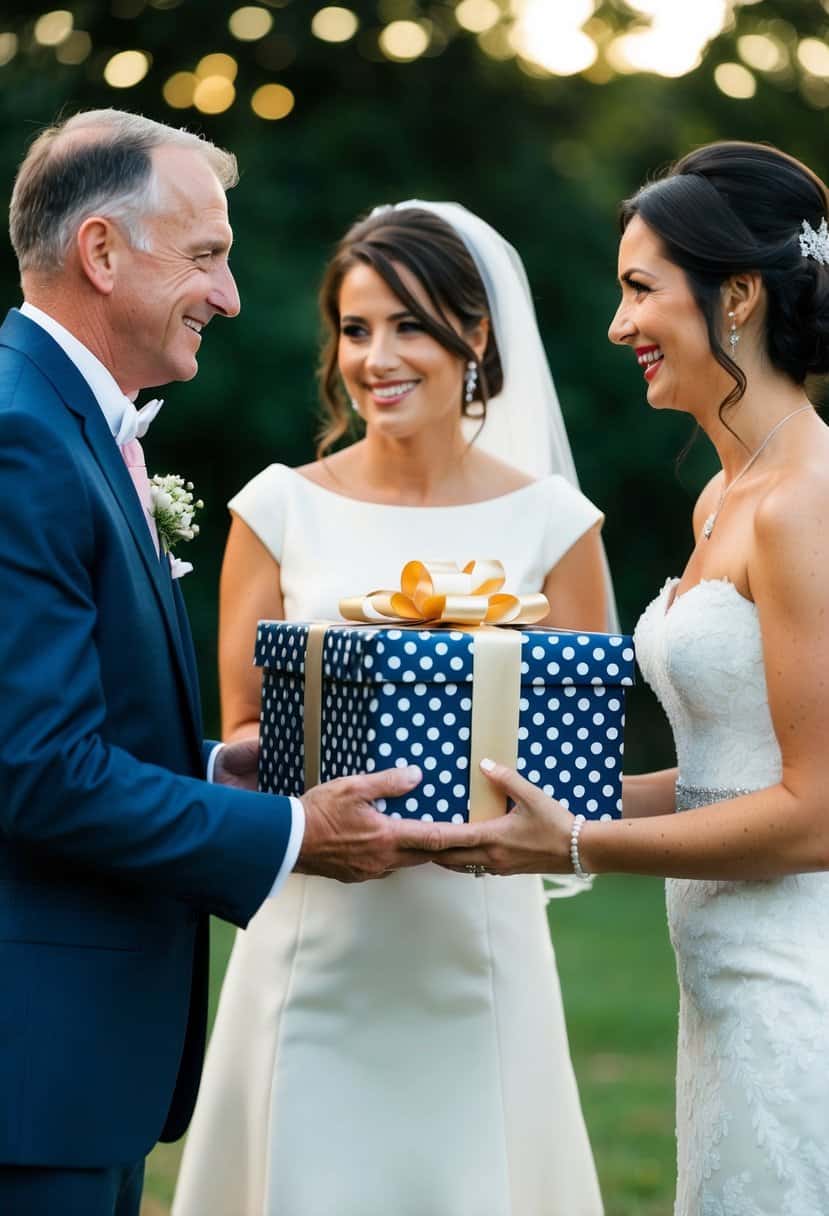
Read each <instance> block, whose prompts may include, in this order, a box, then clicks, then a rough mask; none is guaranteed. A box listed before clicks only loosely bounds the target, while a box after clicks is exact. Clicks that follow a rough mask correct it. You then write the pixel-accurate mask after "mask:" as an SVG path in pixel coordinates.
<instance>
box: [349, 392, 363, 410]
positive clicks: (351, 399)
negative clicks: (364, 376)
mask: <svg viewBox="0 0 829 1216" xmlns="http://www.w3.org/2000/svg"><path fill="white" fill-rule="evenodd" d="M348 400H349V401H350V402H351V408H352V409H353V410H354V413H355V414H359V412H360V407H359V405H358V404H357V402H356V401H355V400H354V398H353V397H352V396H351V394H350V393H349V396H348Z"/></svg>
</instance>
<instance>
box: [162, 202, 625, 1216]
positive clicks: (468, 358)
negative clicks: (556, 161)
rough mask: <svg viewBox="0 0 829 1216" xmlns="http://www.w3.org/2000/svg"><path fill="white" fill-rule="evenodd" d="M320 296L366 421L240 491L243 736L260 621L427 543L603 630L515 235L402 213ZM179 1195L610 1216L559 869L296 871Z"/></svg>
mask: <svg viewBox="0 0 829 1216" xmlns="http://www.w3.org/2000/svg"><path fill="white" fill-rule="evenodd" d="M424 207H428V210H425V209H424ZM442 217H446V218H442ZM447 219H448V220H449V222H448V223H447V222H446V220H447ZM450 224H451V226H450ZM458 232H460V233H461V234H462V236H463V239H461V236H459V235H458ZM464 242H466V243H464ZM470 250H471V251H472V253H473V254H474V256H475V259H476V261H477V263H478V266H479V267H480V269H481V274H482V275H483V276H484V278H485V279H486V281H487V286H488V290H489V292H490V293H491V294H490V300H489V302H488V300H487V295H486V294H485V291H484V287H483V284H482V281H481V275H479V273H478V271H477V270H476V266H475V263H474V262H473V260H472V257H471V256H470ZM510 293H512V295H513V296H514V297H515V298H514V299H512V300H505V299H504V296H505V295H510ZM321 298H322V305H323V312H324V316H325V318H326V319H327V321H328V326H329V331H330V341H329V346H328V350H327V353H326V357H325V363H324V374H323V385H324V390H325V393H324V395H325V398H326V400H327V402H328V404H329V407H330V410H331V413H332V418H333V424H332V428H331V432H330V433H329V434H333V435H338V434H341V433H342V432H343V431H344V430H345V420H346V419H347V417H348V415H349V414H350V413H351V409H350V406H349V404H348V397H347V396H346V397H345V399H344V400H342V399H341V392H342V390H341V387H340V384H341V381H342V383H344V386H345V389H346V390H347V394H348V395H350V397H351V399H352V403H353V406H354V408H355V409H356V410H358V411H359V413H360V415H361V416H362V419H363V422H364V423H365V430H366V434H365V438H364V439H363V440H362V441H360V442H357V443H354V444H353V445H352V446H350V447H348V448H345V449H344V450H341V451H340V452H338V453H337V454H335V455H333V456H331V457H328V458H326V459H323V460H320V461H318V462H317V463H315V464H312V465H308V466H306V467H305V468H302V469H298V470H292V469H289V468H286V467H285V466H283V465H271V466H269V467H268V468H266V469H265V470H264V471H263V472H262V473H260V474H259V475H258V476H257V477H255V478H254V479H253V481H251V482H250V483H249V484H248V485H247V486H246V487H245V488H244V489H243V490H242V491H241V492H240V493H239V494H238V495H237V496H236V497H235V498H234V499H233V500H232V502H231V504H230V505H231V509H232V512H233V515H234V520H233V525H232V528H231V536H230V540H229V542H228V550H227V555H226V561H225V567H224V570H223V576H222V629H221V637H222V640H221V675H222V703H223V714H224V729H225V737H226V738H234V737H243V736H245V735H249V734H251V733H254V732H256V730H257V728H258V716H259V681H258V678H257V673H256V672H255V671H253V670H252V669H251V653H252V646H253V639H254V635H255V628H256V621H257V619H258V618H260V617H271V618H273V617H281V616H285V617H287V618H289V619H308V618H311V617H322V618H326V617H327V618H332V617H336V616H337V615H338V610H337V605H338V601H339V600H340V598H341V597H343V596H346V595H349V594H354V593H359V592H362V591H369V590H370V589H373V588H375V587H379V586H393V585H394V584H395V583H396V581H397V579H398V578H399V574H400V570H401V568H402V566H403V564H404V562H405V561H406V560H407V559H410V558H415V557H418V558H424V559H429V558H436V557H438V558H449V559H455V560H462V561H465V560H467V559H468V558H470V557H471V556H476V555H480V554H482V553H483V554H486V555H493V556H497V557H499V558H501V559H502V560H503V561H504V564H505V566H506V570H507V576H508V586H509V587H510V588H511V589H512V590H514V591H517V592H518V591H521V592H530V591H537V590H539V589H541V588H542V587H543V588H544V589H545V590H546V592H547V594H548V596H549V598H550V601H551V604H552V606H553V608H552V615H553V619H554V620H555V623H556V624H558V625H562V626H572V627H581V628H602V627H603V626H604V624H605V619H606V608H607V603H606V590H607V589H606V586H605V582H604V575H603V569H602V560H601V557H602V553H601V544H600V540H599V529H600V526H601V515H600V512H599V511H598V510H597V509H596V508H595V507H594V506H593V505H592V504H591V503H590V502H588V501H587V499H586V498H584V496H583V495H582V494H581V493H580V492H579V490H578V488H577V485H575V484H573V481H574V474H573V473H572V465H571V463H570V462H569V448H567V445H566V437H564V434H563V426H562V424H561V419H560V414H559V411H558V407H557V403H556V402H555V399H554V395H553V389H552V383H551V381H550V378H549V372H548V370H547V367H546V362H545V361H544V356H543V349H542V347H541V343H540V340H539V338H538V333H537V329H536V325H535V319H534V315H533V311H532V305H531V302H530V298H529V295H528V293H527V290H526V285H525V280H524V278H523V272H522V270H521V266H520V262H518V259H517V255H515V253H514V251H513V250H511V248H510V247H509V246H507V245H506V243H505V242H503V241H502V240H501V239H500V238H499V237H498V236H497V234H495V233H494V232H493V231H492V230H491V229H489V228H488V226H487V225H485V224H484V223H483V222H482V221H481V220H479V219H477V217H475V216H472V215H470V214H469V213H468V212H466V211H464V209H463V208H460V207H455V206H452V205H446V204H424V205H415V206H412V205H408V204H406V205H402V204H401V205H400V206H399V207H398V208H385V209H383V210H381V212H380V213H379V214H375V215H374V216H373V217H370V218H369V219H368V220H365V221H363V222H361V223H360V224H358V225H357V226H356V227H355V228H354V229H352V230H351V231H350V232H349V233H348V234H347V236H346V238H345V239H344V241H343V243H342V244H341V246H340V249H339V250H338V252H337V254H336V255H335V257H334V260H333V262H332V265H331V267H330V269H329V272H328V275H327V278H326V281H325V283H324V285H323V291H322V297H321ZM505 305H506V306H507V307H506V308H505ZM512 333H514V335H515V337H514V341H513V339H512V338H511V337H510V335H511V334H512ZM488 397H492V398H493V400H491V401H489V403H488V406H487V398H488ZM510 401H512V403H513V404H512V405H510ZM482 408H483V409H488V413H489V416H490V419H491V422H492V423H493V424H494V427H493V429H494V430H495V432H496V442H497V444H498V445H499V446H500V447H502V448H503V447H505V448H506V450H507V451H511V452H512V453H514V454H516V453H517V454H519V455H520V454H521V452H522V450H523V454H524V456H525V463H526V464H528V465H530V466H532V465H533V464H534V467H535V471H537V472H539V473H542V472H543V471H544V470H545V469H547V470H548V471H549V470H550V468H551V467H557V468H559V469H560V470H562V471H563V472H564V473H566V474H567V475H566V476H563V475H561V472H559V473H554V474H552V475H549V474H548V475H547V476H540V477H539V478H538V479H534V478H533V477H531V476H528V475H527V473H526V472H521V471H519V470H518V469H516V468H514V467H512V466H511V465H508V464H505V463H503V462H502V461H501V460H499V459H497V458H495V457H494V456H493V455H491V454H490V453H488V452H487V451H485V450H484V446H485V445H484V444H482V443H479V442H473V443H472V444H471V445H470V443H469V440H468V438H467V437H465V435H464V433H463V432H462V429H461V422H462V413H470V412H471V413H480V412H481V410H482ZM504 414H506V417H504ZM489 431H490V422H488V423H487V426H486V428H485V430H484V432H483V436H482V438H484V437H487V436H488V433H489ZM522 435H525V436H527V437H528V438H529V440H530V442H529V443H524V445H523V449H522V446H521V442H520V441H521V436H522ZM491 443H492V440H491V439H490V444H491ZM510 444H512V445H513V446H512V447H511V448H510V446H509V445H510ZM569 478H573V480H570V479H569ZM438 776H440V777H441V778H442V776H443V774H439V775H438V774H430V773H428V772H427V773H426V774H425V777H424V781H425V791H424V792H425V793H427V795H428V794H430V793H431V794H434V792H435V788H434V786H432V788H431V791H430V789H429V785H430V783H431V782H435V783H436V784H437V777H438ZM173 1210H174V1213H175V1216H600V1213H601V1211H602V1205H601V1199H600V1196H599V1190H598V1184H597V1180H596V1174H595V1170H594V1166H593V1160H592V1156H591V1152H590V1146H589V1143H588V1139H587V1135H586V1131H585V1127H584V1122H583V1119H582V1114H581V1109H580V1104H579V1098H578V1092H577V1089H576V1083H575V1079H574V1076H573V1070H572V1065H571V1062H570V1055H569V1050H568V1044H567V1033H566V1028H565V1023H564V1016H563V1010H562V1004H561V994H560V991H559V986H558V979H557V976H556V969H555V959H554V956H553V952H552V947H551V944H550V939H549V933H548V928H547V921H546V916H545V905H544V898H543V891H542V884H541V882H540V880H539V879H538V878H534V877H529V878H525V879H522V880H519V881H517V882H514V883H502V882H500V881H498V880H496V879H490V878H484V879H483V880H481V881H475V880H474V879H471V878H470V877H469V875H467V874H464V875H463V876H458V875H455V874H450V873H448V872H447V871H446V870H443V869H439V868H438V867H437V866H433V865H430V866H426V867H420V868H418V869H417V870H416V871H415V870H412V871H408V872H403V871H400V872H398V873H395V874H392V875H391V876H389V877H388V878H386V879H385V881H383V882H379V883H370V884H366V885H364V886H361V887H347V886H343V885H341V884H338V883H336V882H332V881H329V880H327V879H324V878H313V877H304V876H299V875H294V876H292V877H291V878H289V879H288V882H287V884H286V886H285V887H284V888H283V890H282V891H281V892H280V894H279V895H278V896H277V897H276V898H274V899H272V900H271V901H269V902H268V903H266V904H265V905H264V906H263V907H262V909H261V910H260V911H259V913H258V914H257V915H256V916H255V917H254V919H253V920H252V922H251V924H250V925H249V926H248V929H247V930H246V931H245V932H244V933H240V934H238V935H237V938H236V943H235V946H234V949H233V955H232V958H231V961H230V965H229V968H228V972H227V977H226V979H225V984H224V989H223V992H222V998H221V1002H220V1006H219V1011H218V1016H217V1020H216V1025H215V1028H214V1032H213V1037H212V1040H211V1044H210V1049H209V1053H208V1058H207V1063H206V1068H205V1073H204V1078H203V1081H202V1089H201V1092H200V1096H199V1101H198V1106H197V1110H196V1114H195V1117H194V1121H193V1125H192V1128H191V1131H190V1134H189V1138H188V1142H187V1146H186V1150H185V1155H184V1160H183V1164H182V1170H181V1175H180V1180H179V1186H178V1192H177V1195H176V1201H175V1204H174V1209H173Z"/></svg>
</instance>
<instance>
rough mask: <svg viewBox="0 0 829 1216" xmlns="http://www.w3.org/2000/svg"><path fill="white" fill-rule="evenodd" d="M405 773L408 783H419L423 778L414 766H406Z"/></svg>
mask: <svg viewBox="0 0 829 1216" xmlns="http://www.w3.org/2000/svg"><path fill="white" fill-rule="evenodd" d="M405 772H406V777H407V778H408V780H409V781H420V779H421V777H422V776H423V774H422V773H421V771H420V769H419V768H418V767H417V765H416V764H408V765H407V766H406V770H405Z"/></svg>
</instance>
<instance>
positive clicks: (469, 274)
mask: <svg viewBox="0 0 829 1216" xmlns="http://www.w3.org/2000/svg"><path fill="white" fill-rule="evenodd" d="M360 263H362V264H363V265H365V266H370V267H371V268H372V270H374V271H376V273H377V274H378V275H379V276H380V277H381V279H383V281H384V282H385V283H386V284H387V285H388V286H389V287H390V288H391V290H392V291H393V292H394V294H395V295H396V296H397V298H398V299H399V300H400V302H401V303H402V304H403V305H404V306H405V307H406V308H407V309H408V311H409V312H410V313H411V314H412V316H414V317H416V318H417V319H418V321H419V322H420V323H421V325H422V326H423V328H424V330H425V331H426V333H428V334H430V335H431V336H432V337H433V338H434V339H435V340H436V341H437V342H439V343H440V344H441V346H443V347H445V348H446V350H448V351H451V353H452V354H454V355H457V356H458V358H459V359H463V360H464V362H469V361H472V362H473V363H474V364H475V366H476V367H477V369H478V386H477V391H476V393H475V397H474V399H473V402H470V403H469V404H473V403H477V410H476V413H475V416H476V417H480V418H481V419H482V424H483V420H484V419H485V418H486V408H487V402H488V400H489V398H490V397H494V396H496V395H497V394H498V393H499V392H500V391H501V388H502V385H503V379H504V376H503V371H502V369H501V360H500V358H499V355H498V347H497V345H496V342H495V335H494V334H493V332H492V326H490V329H489V336H488V340H487V344H486V350H485V351H484V356H483V359H480V360H479V359H478V357H477V356H476V354H475V351H474V350H473V349H472V347H471V346H470V345H469V343H468V342H467V341H466V340H465V339H464V337H463V335H464V334H468V333H470V332H471V331H472V330H473V329H475V328H476V326H478V325H479V324H480V323H481V321H482V320H483V318H484V317H487V316H488V315H489V305H488V303H487V298H486V291H485V289H484V285H483V283H482V282H481V277H480V275H479V274H478V270H477V268H476V266H475V263H474V261H473V260H472V256H471V254H470V253H469V251H468V249H467V248H466V245H465V244H464V243H463V241H462V240H461V238H460V237H459V236H458V234H457V233H456V232H455V230H454V228H452V227H451V225H449V224H447V223H446V222H445V221H444V220H442V219H441V218H440V217H439V216H437V215H435V214H434V213H433V212H431V211H426V210H425V209H423V208H421V207H403V208H399V209H398V208H395V207H383V208H382V210H380V211H377V212H375V213H373V214H371V215H369V216H368V217H366V218H364V219H361V220H358V222H357V223H356V224H354V225H353V226H352V227H351V228H350V229H349V230H348V232H347V233H346V234H345V236H344V237H343V239H342V240H341V241H340V243H339V245H338V246H337V249H336V251H335V253H334V256H333V257H332V259H331V261H330V263H329V265H328V268H327V270H326V272H325V276H324V278H323V281H322V286H321V288H320V295H319V305H320V314H321V316H322V321H323V326H324V330H325V338H324V345H323V350H322V358H321V362H320V372H319V376H320V390H321V397H322V404H323V407H324V409H325V413H326V415H327V425H326V426H325V428H324V430H323V433H322V435H321V437H320V441H319V445H318V448H317V455H318V456H322V455H323V454H324V453H325V452H326V451H327V450H328V449H329V448H330V447H331V446H332V445H333V444H335V443H336V442H337V440H338V439H340V438H341V437H342V436H343V435H344V434H346V432H347V431H348V429H349V424H350V422H351V418H352V413H353V411H352V410H351V409H350V407H349V403H348V398H347V396H346V394H345V391H344V388H343V385H342V382H341V379H340V375H339V370H338V364H337V351H338V347H339V339H340V289H341V287H342V283H343V279H344V278H345V276H346V274H347V273H348V272H349V270H351V269H352V268H353V267H354V266H356V265H358V264H360ZM396 266H403V267H405V268H406V269H407V270H408V271H410V272H411V273H412V274H413V275H414V276H415V278H416V279H417V281H418V283H420V285H421V286H422V287H423V290H424V291H425V293H426V295H427V296H428V298H429V301H430V303H431V305H432V307H433V308H434V310H435V311H434V313H431V312H427V311H426V310H425V309H424V308H423V306H422V304H420V302H419V301H418V300H417V299H416V298H415V297H414V296H413V295H412V294H411V292H410V291H409V290H408V289H407V287H406V285H405V284H404V283H403V280H402V279H401V278H400V275H399V274H398V272H397V269H396ZM450 314H451V316H452V317H456V318H457V320H458V321H460V324H461V333H460V334H459V333H458V332H457V331H456V330H455V329H454V328H453V326H452V323H451V321H450ZM459 405H460V407H461V412H462V413H463V414H464V415H469V414H470V410H469V405H468V404H467V402H466V401H465V400H464V394H463V392H462V393H461V400H460V401H459Z"/></svg>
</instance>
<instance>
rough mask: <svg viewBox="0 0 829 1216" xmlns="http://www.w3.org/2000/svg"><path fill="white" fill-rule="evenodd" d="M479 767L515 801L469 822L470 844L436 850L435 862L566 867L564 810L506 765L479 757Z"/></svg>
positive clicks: (508, 870) (501, 868)
mask: <svg viewBox="0 0 829 1216" xmlns="http://www.w3.org/2000/svg"><path fill="white" fill-rule="evenodd" d="M481 769H482V771H483V772H484V773H485V775H486V776H487V777H488V778H489V780H490V781H491V782H492V784H493V785H494V786H496V788H497V789H499V790H501V791H502V793H504V794H505V795H506V796H507V797H508V798H510V799H511V800H512V801H513V802H514V803H515V806H514V809H513V810H512V811H511V812H510V813H509V814H508V815H502V816H500V817H499V818H498V819H490V820H488V821H486V822H485V823H476V824H470V825H469V828H467V829H466V831H470V830H471V829H474V831H475V834H476V837H477V839H476V843H475V845H474V846H472V847H470V848H459V849H452V848H450V849H447V850H446V851H445V852H442V853H440V854H436V855H435V858H434V860H435V861H436V862H437V864H438V865H440V866H444V867H446V868H447V869H450V870H458V871H461V872H463V871H464V870H465V869H466V867H467V866H484V868H485V869H486V871H487V873H489V874H568V873H570V872H571V871H572V865H571V863H570V832H571V831H572V827H573V816H572V815H571V814H570V812H569V811H567V810H565V809H564V807H563V806H562V805H561V803H560V802H555V801H554V800H553V799H552V798H548V797H547V795H546V794H542V792H541V790H539V789H538V788H537V787H536V786H534V785H531V784H530V782H529V781H525V780H524V778H523V777H519V776H518V774H517V773H516V772H515V771H514V770H513V769H511V768H506V767H504V765H502V764H493V762H492V761H491V760H484V761H482V762H481ZM463 830H464V829H459V831H463Z"/></svg>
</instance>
